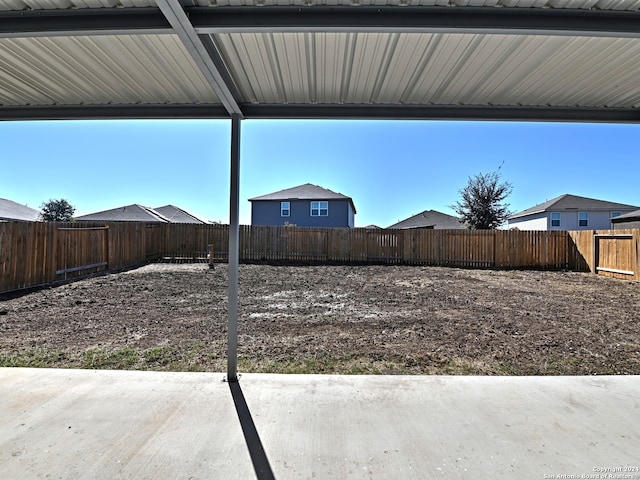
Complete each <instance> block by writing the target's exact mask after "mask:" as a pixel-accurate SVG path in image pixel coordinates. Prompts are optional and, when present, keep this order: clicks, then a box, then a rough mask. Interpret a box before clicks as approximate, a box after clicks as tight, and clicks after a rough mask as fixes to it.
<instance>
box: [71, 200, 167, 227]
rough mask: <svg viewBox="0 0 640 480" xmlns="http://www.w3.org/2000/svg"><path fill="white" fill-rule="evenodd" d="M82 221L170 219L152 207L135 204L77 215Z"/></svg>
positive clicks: (163, 220) (158, 220) (164, 221)
mask: <svg viewBox="0 0 640 480" xmlns="http://www.w3.org/2000/svg"><path fill="white" fill-rule="evenodd" d="M76 220H77V221H80V222H147V223H169V219H168V218H166V217H165V216H164V215H162V214H160V213H158V212H156V211H155V210H153V209H152V208H148V207H143V206H142V205H138V204H133V205H127V206H125V207H118V208H113V209H111V210H104V211H102V212H96V213H90V214H88V215H82V216H80V217H76Z"/></svg>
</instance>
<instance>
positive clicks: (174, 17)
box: [156, 0, 242, 118]
mask: <svg viewBox="0 0 640 480" xmlns="http://www.w3.org/2000/svg"><path fill="white" fill-rule="evenodd" d="M156 5H158V7H159V8H160V10H161V11H162V14H163V15H164V16H165V17H166V19H167V20H168V21H169V23H170V24H171V26H172V27H173V30H174V32H175V33H176V35H178V38H180V41H181V42H182V44H183V45H184V47H185V48H186V50H187V52H188V53H189V55H191V57H192V59H193V61H194V62H195V63H196V65H197V66H198V68H199V69H200V71H201V72H202V74H203V75H204V77H205V78H206V79H207V81H208V82H209V84H210V85H211V88H212V89H213V91H214V92H215V93H216V95H217V96H218V98H219V99H220V101H221V102H222V105H224V107H225V108H226V110H227V112H229V115H239V116H240V118H242V111H241V109H240V105H239V104H238V100H237V97H236V96H234V93H235V89H234V88H233V87H231V86H230V85H231V84H227V81H228V80H229V79H230V78H231V76H230V75H229V74H228V72H225V73H221V70H220V69H219V68H220V67H221V66H222V64H221V63H219V62H218V63H217V62H216V61H214V59H213V58H212V57H211V55H210V50H208V49H207V48H206V47H205V45H204V44H203V43H202V40H201V39H200V37H199V36H198V34H197V33H196V31H195V30H194V28H193V25H192V24H191V22H190V20H189V17H188V16H187V14H186V13H185V11H184V10H183V8H182V5H181V4H180V2H179V1H178V0H156Z"/></svg>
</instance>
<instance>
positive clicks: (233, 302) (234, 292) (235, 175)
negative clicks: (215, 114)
mask: <svg viewBox="0 0 640 480" xmlns="http://www.w3.org/2000/svg"><path fill="white" fill-rule="evenodd" d="M240 122H241V120H240V115H232V117H231V193H230V195H229V321H228V333H227V345H228V347H227V381H229V382H237V381H238V283H239V282H238V269H239V266H238V265H239V256H240V255H239V253H240V213H239V212H240Z"/></svg>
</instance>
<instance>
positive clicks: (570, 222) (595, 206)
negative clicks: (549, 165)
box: [507, 194, 638, 230]
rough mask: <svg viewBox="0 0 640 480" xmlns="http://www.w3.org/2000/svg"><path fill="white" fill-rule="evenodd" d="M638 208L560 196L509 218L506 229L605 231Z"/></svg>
mask: <svg viewBox="0 0 640 480" xmlns="http://www.w3.org/2000/svg"><path fill="white" fill-rule="evenodd" d="M637 209H638V207H637V206H633V205H626V204H624V203H615V202H607V201H604V200H596V199H594V198H587V197H579V196H577V195H569V194H565V195H561V196H559V197H556V198H553V199H551V200H549V201H547V202H544V203H541V204H540V205H536V206H535V207H531V208H528V209H526V210H523V211H522V212H519V213H516V214H515V215H511V216H510V217H509V218H508V219H507V221H508V224H509V228H517V229H519V230H608V229H610V228H611V219H612V218H615V217H618V216H620V215H624V214H626V213H629V212H633V211H634V210H637Z"/></svg>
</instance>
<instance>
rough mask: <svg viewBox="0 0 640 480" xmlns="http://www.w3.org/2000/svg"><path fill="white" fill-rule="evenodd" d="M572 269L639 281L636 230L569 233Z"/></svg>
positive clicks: (639, 251)
mask: <svg viewBox="0 0 640 480" xmlns="http://www.w3.org/2000/svg"><path fill="white" fill-rule="evenodd" d="M569 238H570V242H571V243H573V244H574V246H573V247H572V248H571V251H572V252H580V257H581V258H579V259H576V260H575V263H576V267H577V268H576V269H579V270H584V271H589V272H594V273H597V274H599V275H605V276H608V277H614V278H621V279H625V280H640V230H638V229H630V230H597V231H593V230H591V231H579V232H569Z"/></svg>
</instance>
